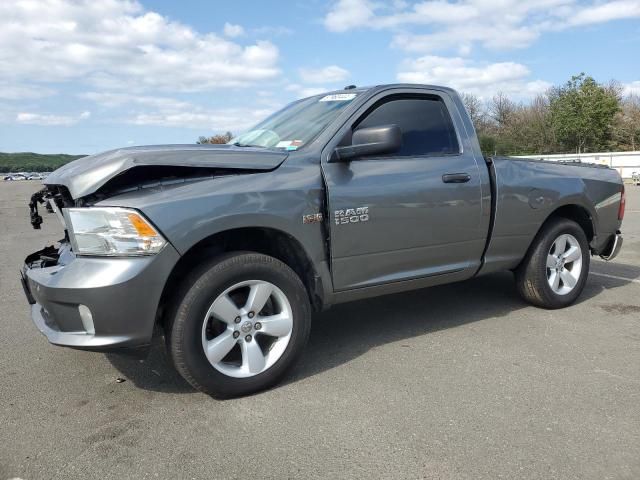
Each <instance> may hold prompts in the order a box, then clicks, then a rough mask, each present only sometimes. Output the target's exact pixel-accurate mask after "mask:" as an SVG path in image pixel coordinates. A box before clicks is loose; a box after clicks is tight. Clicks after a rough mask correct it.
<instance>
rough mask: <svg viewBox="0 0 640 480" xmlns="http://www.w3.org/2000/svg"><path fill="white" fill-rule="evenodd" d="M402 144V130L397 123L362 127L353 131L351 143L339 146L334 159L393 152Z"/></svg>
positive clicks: (342, 159)
mask: <svg viewBox="0 0 640 480" xmlns="http://www.w3.org/2000/svg"><path fill="white" fill-rule="evenodd" d="M401 146H402V132H401V131H400V127H398V126H397V125H381V126H379V127H369V128H361V129H359V130H356V131H355V132H353V137H352V141H351V145H346V146H344V147H337V148H336V149H335V154H334V155H332V157H333V158H334V161H336V162H339V161H346V160H351V159H354V158H357V157H363V156H366V155H382V154H385V153H393V152H396V151H398V150H399V149H400V147H401Z"/></svg>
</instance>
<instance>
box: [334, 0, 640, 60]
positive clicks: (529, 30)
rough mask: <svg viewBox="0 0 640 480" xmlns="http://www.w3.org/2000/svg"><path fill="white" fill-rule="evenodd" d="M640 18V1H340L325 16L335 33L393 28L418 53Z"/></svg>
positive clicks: (509, 44) (508, 44) (512, 44)
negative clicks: (387, 3) (390, 2)
mask: <svg viewBox="0 0 640 480" xmlns="http://www.w3.org/2000/svg"><path fill="white" fill-rule="evenodd" d="M634 17H635V18H637V17H640V2H639V1H638V0H613V1H611V0H610V1H600V0H594V1H593V3H591V4H585V3H583V2H577V1H576V0H536V1H523V0H460V1H450V0H423V1H418V2H414V3H412V4H409V3H407V2H393V3H392V4H391V5H386V4H384V3H381V2H377V1H373V0H339V1H337V2H335V3H334V4H333V5H332V7H331V8H330V9H329V11H328V13H327V14H326V16H325V18H324V25H325V27H326V28H327V29H328V30H330V31H334V32H345V31H348V30H352V29H358V28H360V29H377V30H380V29H388V30H391V31H392V32H393V42H392V44H393V45H394V46H396V47H399V48H402V49H404V50H407V51H413V52H423V53H424V52H435V51H444V50H447V51H452V50H457V51H458V52H461V53H463V54H465V55H467V54H469V53H470V52H471V49H472V47H473V46H474V45H478V44H479V45H482V46H483V47H485V48H490V49H514V48H524V47H527V46H529V45H531V44H532V43H533V42H534V41H535V40H536V39H537V38H538V37H539V36H540V35H541V34H542V33H544V32H545V31H551V30H563V29H566V28H570V27H576V26H579V25H586V24H592V23H602V22H608V21H612V20H617V19H623V18H634Z"/></svg>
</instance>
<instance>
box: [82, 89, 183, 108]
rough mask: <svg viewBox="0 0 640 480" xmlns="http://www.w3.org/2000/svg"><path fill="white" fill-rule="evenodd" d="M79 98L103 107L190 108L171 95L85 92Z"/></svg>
mask: <svg viewBox="0 0 640 480" xmlns="http://www.w3.org/2000/svg"><path fill="white" fill-rule="evenodd" d="M78 96H79V97H80V98H83V99H86V100H91V101H93V102H95V103H97V104H99V105H102V106H103V107H107V108H116V107H123V106H125V107H126V106H129V107H130V106H132V105H139V106H145V107H151V108H159V109H164V110H171V109H184V108H191V107H192V104H190V103H189V102H185V101H182V100H178V99H175V98H171V97H162V96H152V95H134V94H130V93H119V92H86V93H81V94H79V95H78Z"/></svg>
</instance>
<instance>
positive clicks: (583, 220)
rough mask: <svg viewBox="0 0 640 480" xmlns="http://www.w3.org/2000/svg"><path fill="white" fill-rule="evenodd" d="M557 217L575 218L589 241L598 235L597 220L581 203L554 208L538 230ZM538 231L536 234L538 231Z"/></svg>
mask: <svg viewBox="0 0 640 480" xmlns="http://www.w3.org/2000/svg"><path fill="white" fill-rule="evenodd" d="M555 218H566V219H567V220H573V221H574V222H576V223H577V224H578V225H580V227H581V228H582V231H583V232H584V234H585V236H586V237H587V241H588V242H591V241H592V240H593V239H594V238H595V236H596V229H595V222H594V220H593V216H592V215H591V213H590V212H589V210H587V209H586V208H585V207H584V206H582V205H579V204H577V203H568V204H565V205H562V206H559V207H557V208H556V209H555V210H553V211H552V212H551V213H550V214H549V215H548V216H547V218H546V219H545V221H544V222H542V225H540V228H539V229H538V232H540V230H541V229H542V227H544V225H545V224H547V223H548V222H549V221H551V220H553V219H555ZM538 232H536V235H537V233H538Z"/></svg>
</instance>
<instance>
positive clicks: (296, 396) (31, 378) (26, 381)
mask: <svg viewBox="0 0 640 480" xmlns="http://www.w3.org/2000/svg"><path fill="white" fill-rule="evenodd" d="M37 188H38V184H37V182H26V181H25V182H11V183H10V182H5V183H3V184H0V256H1V257H0V258H1V261H0V329H1V330H0V332H1V334H0V480H4V479H8V478H14V477H18V478H22V479H24V480H28V479H76V478H77V479H92V478H96V479H97V478H99V479H123V478H171V479H190V478H194V479H200V478H203V479H204V478H207V479H213V478H243V479H244V478H254V479H257V478H273V479H285V478H301V479H310V478H322V479H329V478H330V479H338V478H357V479H362V478H369V479H377V478H412V479H413V478H429V479H431V478H433V479H474V480H478V479H499V478H505V479H537V478H539V479H552V478H557V479H574V478H575V479H630V480H636V479H638V478H640V187H633V186H627V191H628V196H627V214H626V218H625V221H624V224H623V233H624V235H625V243H624V247H623V250H622V253H621V254H620V256H619V257H618V258H617V259H616V260H615V261H613V262H610V263H605V262H603V261H600V260H595V259H594V260H593V262H592V273H591V275H590V276H589V280H588V283H587V286H586V288H585V291H584V293H583V295H582V297H581V298H580V299H579V301H578V302H577V303H576V304H575V305H573V306H572V307H570V308H567V309H564V310H556V311H546V310H540V309H537V308H534V307H531V306H528V305H527V304H525V303H523V302H522V301H521V300H520V299H519V298H518V296H517V294H516V291H515V287H514V284H513V279H512V275H511V274H510V273H500V274H495V275H489V276H486V277H482V278H477V279H474V280H470V281H467V282H463V283H458V284H453V285H447V286H441V287H434V288H431V289H426V290H420V291H414V292H410V293H404V294H398V295H393V296H388V297H379V298H376V299H373V300H367V301H362V302H356V303H352V304H346V305H342V306H337V307H335V308H333V309H332V310H330V311H327V312H324V313H322V314H320V315H317V318H316V319H315V320H316V321H315V322H314V325H313V329H312V333H311V340H310V343H309V346H308V349H307V351H306V353H305V354H304V355H303V357H302V359H301V361H300V363H299V364H298V365H297V367H296V368H295V369H294V370H293V371H292V372H291V374H290V375H289V377H288V378H287V379H286V380H285V382H284V383H282V384H281V385H279V386H277V387H276V388H274V389H272V390H270V391H267V392H263V393H260V394H257V395H254V396H251V397H246V398H241V399H234V400H227V401H218V400H214V399H212V398H210V397H208V396H206V395H204V394H201V393H199V392H196V391H194V390H193V389H192V388H191V387H190V386H189V385H188V384H187V383H186V382H185V381H183V380H182V379H181V378H180V377H179V376H178V374H177V373H176V372H175V371H174V370H173V368H172V366H171V364H170V363H169V360H168V358H167V356H166V355H165V353H164V350H163V345H162V344H161V342H158V343H157V344H156V345H154V347H153V348H152V351H151V354H150V356H149V357H148V358H147V359H146V360H144V361H140V360H136V359H133V358H126V357H120V356H117V355H111V354H109V355H105V354H100V353H88V352H81V351H74V350H69V349H64V348H59V347H53V346H50V345H49V344H48V343H47V341H46V339H45V337H43V336H42V335H41V334H40V333H39V332H38V331H37V330H36V328H35V326H33V325H32V323H31V320H30V318H29V313H28V305H27V302H26V300H25V297H24V294H23V292H22V289H21V287H20V283H19V281H18V271H19V269H20V267H21V265H22V261H23V259H24V257H25V256H26V255H27V254H28V253H30V252H32V251H34V250H37V249H39V248H42V247H43V246H45V245H46V244H48V243H51V241H52V240H55V239H57V238H59V237H60V232H61V230H60V225H59V223H58V221H57V219H56V218H55V217H53V216H51V215H49V216H46V217H45V224H44V225H43V229H42V231H36V230H33V229H31V226H30V225H29V219H28V209H27V206H26V204H27V201H28V197H29V195H30V194H31V193H32V192H33V191H35V190H36V189H37Z"/></svg>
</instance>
